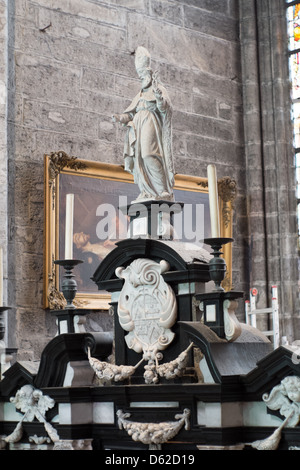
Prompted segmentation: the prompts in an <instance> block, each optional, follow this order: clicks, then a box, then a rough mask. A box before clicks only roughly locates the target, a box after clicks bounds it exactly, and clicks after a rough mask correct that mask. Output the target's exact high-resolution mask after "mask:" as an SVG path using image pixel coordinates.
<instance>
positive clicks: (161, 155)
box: [113, 47, 174, 201]
mask: <svg viewBox="0 0 300 470" xmlns="http://www.w3.org/2000/svg"><path fill="white" fill-rule="evenodd" d="M150 62H151V58H150V54H149V52H148V51H147V49H145V48H144V47H138V48H137V50H136V53H135V67H136V71H137V74H138V76H139V78H140V80H141V84H142V86H141V91H140V92H139V93H138V94H137V95H136V96H135V98H134V99H133V101H132V102H131V104H130V105H129V106H128V108H127V109H126V110H125V111H124V113H123V114H121V115H114V116H113V120H115V121H119V122H121V123H122V124H124V125H126V126H127V134H126V139H125V145H124V160H125V170H126V171H128V172H130V173H132V174H133V176H134V181H135V183H136V184H137V185H138V187H139V189H140V195H139V196H138V198H137V199H136V201H146V200H167V201H173V200H174V196H173V186H174V168H173V158H172V127H171V119H172V107H171V103H170V100H169V97H168V94H167V92H166V90H165V88H164V87H163V86H162V85H161V84H160V83H158V79H157V74H156V73H153V72H152V69H151V67H150Z"/></svg>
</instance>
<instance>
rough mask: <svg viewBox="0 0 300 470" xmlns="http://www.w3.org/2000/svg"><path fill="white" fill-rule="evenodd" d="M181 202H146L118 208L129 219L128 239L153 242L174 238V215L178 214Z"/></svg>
mask: <svg viewBox="0 0 300 470" xmlns="http://www.w3.org/2000/svg"><path fill="white" fill-rule="evenodd" d="M183 205H184V204H183V203H182V202H175V201H164V200H159V201H156V200H150V201H149V200H148V201H143V202H134V203H132V204H128V205H127V206H125V207H120V210H121V211H122V212H123V214H126V215H128V216H129V218H130V225H129V234H128V236H129V238H151V239H154V240H159V239H165V240H172V239H173V238H174V215H175V214H180V213H181V212H182V209H183Z"/></svg>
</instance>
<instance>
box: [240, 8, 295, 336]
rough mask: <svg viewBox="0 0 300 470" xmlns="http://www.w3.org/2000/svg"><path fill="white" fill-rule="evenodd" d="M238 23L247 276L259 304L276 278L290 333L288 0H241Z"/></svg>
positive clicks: (267, 300) (285, 331)
mask: <svg viewBox="0 0 300 470" xmlns="http://www.w3.org/2000/svg"><path fill="white" fill-rule="evenodd" d="M240 24H241V49H242V71H243V84H244V85H243V97H244V125H245V153H246V167H247V193H248V216H249V239H248V246H249V259H250V269H249V282H250V287H257V288H258V291H259V293H260V296H259V302H258V305H257V306H258V308H261V307H266V306H271V292H272V290H271V288H272V285H274V284H275V285H277V286H278V293H279V306H280V313H281V335H286V336H287V337H288V338H289V340H290V341H292V340H293V339H297V338H296V337H294V335H297V327H298V328H299V326H300V323H299V315H298V311H297V310H298V305H297V298H298V268H297V263H298V260H297V219H296V195H295V170H294V156H293V147H292V142H293V139H292V126H291V120H290V109H291V102H290V94H289V87H290V85H289V74H288V58H287V28H286V10H285V2H282V1H281V0H248V1H247V2H245V1H243V0H240ZM298 331H299V330H298Z"/></svg>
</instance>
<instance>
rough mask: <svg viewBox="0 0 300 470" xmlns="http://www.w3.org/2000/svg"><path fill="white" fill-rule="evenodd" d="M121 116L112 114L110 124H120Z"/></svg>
mask: <svg viewBox="0 0 300 470" xmlns="http://www.w3.org/2000/svg"><path fill="white" fill-rule="evenodd" d="M120 119H121V116H120V115H119V114H113V115H112V117H111V120H112V122H120Z"/></svg>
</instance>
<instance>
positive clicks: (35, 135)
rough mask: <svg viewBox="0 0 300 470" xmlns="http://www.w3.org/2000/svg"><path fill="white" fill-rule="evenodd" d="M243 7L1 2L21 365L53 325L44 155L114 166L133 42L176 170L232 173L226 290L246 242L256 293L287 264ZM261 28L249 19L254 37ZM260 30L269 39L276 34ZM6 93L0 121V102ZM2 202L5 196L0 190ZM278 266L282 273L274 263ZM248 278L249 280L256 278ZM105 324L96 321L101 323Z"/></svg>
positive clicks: (241, 274) (155, 1)
mask: <svg viewBox="0 0 300 470" xmlns="http://www.w3.org/2000/svg"><path fill="white" fill-rule="evenodd" d="M265 1H266V0H265ZM258 3H260V2H258ZM262 3H264V2H262ZM267 3H268V2H267ZM269 3H270V4H271V3H272V2H269ZM273 3H274V4H275V5H277V4H278V2H277V1H274V2H273ZM239 4H240V5H239ZM251 5H252V0H249V1H248V0H247V1H246V2H245V1H241V2H239V1H238V0H214V1H211V0H183V1H181V0H180V1H179V0H72V1H67V0H0V46H1V54H3V57H7V60H6V62H3V63H5V64H6V65H5V67H4V66H1V67H2V68H1V67H0V92H1V90H3V91H4V94H2V93H0V112H1V113H0V139H1V141H0V142H1V143H2V137H4V130H5V131H6V132H7V134H6V141H5V144H4V146H3V147H2V146H1V147H0V152H1V154H2V148H3V152H4V153H3V155H6V154H7V158H6V157H5V158H4V160H2V159H1V162H0V179H1V180H0V181H2V180H3V181H4V182H6V183H5V184H6V187H7V188H8V198H7V203H6V202H5V199H2V198H1V203H0V233H1V236H2V237H3V239H4V244H6V245H7V246H8V269H9V272H8V295H9V302H10V304H11V305H12V306H13V307H14V309H13V311H12V313H11V315H10V324H9V335H10V338H9V339H10V344H9V346H10V347H17V348H18V358H19V359H20V360H36V359H37V358H39V357H40V353H41V351H42V349H43V348H44V346H45V344H46V343H47V342H48V341H49V339H50V338H52V337H53V334H55V325H53V317H51V315H50V313H48V312H47V311H44V310H43V308H42V294H43V235H44V234H43V222H44V220H43V218H44V188H43V156H44V154H45V153H50V152H52V151H57V150H60V149H62V150H64V151H65V152H67V153H68V154H69V155H75V156H77V157H78V158H82V159H88V160H95V161H101V162H107V163H115V164H122V163H123V157H122V151H123V139H124V130H123V129H122V128H121V127H118V126H115V125H113V124H112V122H111V115H112V113H114V112H116V113H117V112H122V111H123V110H124V109H125V107H126V106H127V104H128V103H129V102H130V100H131V99H132V97H133V96H134V95H135V93H136V92H137V91H138V90H139V82H138V78H137V76H136V73H135V68H134V56H133V53H134V51H135V49H136V47H137V46H144V47H146V48H148V49H149V51H150V53H151V55H152V66H153V69H157V70H158V72H159V76H160V79H161V81H162V83H163V84H164V85H165V86H166V88H167V89H168V91H169V93H170V96H171V99H172V102H173V108H174V119H173V150H174V159H175V169H176V172H177V173H184V174H192V175H198V176H206V175H207V173H206V172H207V165H208V164H209V163H215V164H216V166H217V174H218V177H219V178H221V177H223V176H230V177H232V178H234V179H235V180H236V182H237V186H238V194H237V199H236V201H235V211H234V226H233V229H234V233H233V236H234V239H235V243H234V248H233V250H234V258H233V282H234V288H235V289H237V290H243V291H246V292H247V290H248V289H249V285H250V279H249V260H250V258H251V257H250V256H249V250H250V248H251V246H253V248H251V249H252V254H253V257H252V258H251V259H252V260H253V263H252V265H251V266H252V267H251V282H252V280H253V279H254V280H255V281H256V280H257V281H258V282H259V285H261V286H262V287H263V289H264V290H267V284H268V283H269V282H270V281H271V277H270V272H269V271H268V270H271V271H273V272H276V269H277V268H278V263H277V264H276V257H278V256H279V255H280V256H281V255H283V254H284V253H287V257H286V259H287V260H288V259H289V256H290V255H291V245H292V238H291V237H292V235H291V236H287V235H286V236H285V237H284V239H283V238H282V236H283V235H284V233H286V232H284V224H285V223H286V221H287V220H288V221H292V222H291V223H293V220H294V219H293V211H292V210H291V207H288V212H287V207H286V205H285V204H286V203H287V197H288V194H289V191H290V186H288V184H289V182H290V180H288V179H283V180H282V182H279V180H278V175H281V173H282V172H283V171H285V175H286V176H284V175H283V178H287V168H286V165H285V163H284V161H283V160H281V159H280V158H279V157H280V155H282V151H283V150H282V148H283V149H285V145H286V140H287V137H286V136H285V137H284V138H281V137H280V136H281V134H280V129H281V130H282V127H280V123H282V122H283V119H284V117H285V114H284V112H283V111H282V109H283V108H282V107H281V106H280V105H279V104H278V106H279V108H280V109H279V108H278V110H277V111H276V114H272V113H273V111H274V113H275V109H274V108H273V107H272V108H270V114H271V115H270V116H268V113H267V110H268V109H269V108H268V106H266V107H265V108H264V109H265V111H266V112H265V113H264V122H263V125H264V126H267V123H268V119H270V120H271V123H272V124H276V125H278V126H279V127H277V128H276V133H275V137H276V139H275V137H274V135H273V137H272V139H270V141H269V139H268V140H264V141H263V143H262V136H261V131H262V128H261V125H260V124H259V123H260V122H261V121H260V119H261V116H262V112H261V106H260V104H259V94H260V93H262V91H263V92H264V93H266V98H265V99H268V100H270V98H268V96H267V94H268V90H267V89H266V87H264V88H263V86H264V84H266V83H267V81H265V82H264V83H260V84H259V85H258V78H257V66H258V64H257V39H255V38H254V39H253V38H252V36H253V34H254V33H253V22H252V23H251V18H252V16H251V8H250V7H251ZM6 8H7V9H8V11H7V12H6V11H5V9H6ZM274 8H275V9H276V6H275V7H272V12H273V13H272V15H273V16H272V18H273V19H274V26H275V24H277V27H278V28H282V24H281V23H280V21H282V18H283V16H282V15H283V12H281V13H280V15H281V16H280V15H279V14H278V11H276V10H274ZM247 9H249V12H250V13H249V14H250V17H248V16H247V14H248V13H247V11H246V10H247ZM240 10H241V11H240ZM239 11H240V16H239ZM275 18H278V21H277V23H276V22H275ZM280 18H281V19H280ZM240 19H241V26H242V31H243V34H242V46H243V48H242V56H241V44H240ZM6 20H7V24H5V22H6ZM272 24H273V23H272ZM4 25H5V26H4ZM2 27H3V28H2ZM263 27H264V26H263V24H262V23H260V24H259V28H260V31H261V34H262V33H263V31H262V30H263ZM251 28H252V29H251ZM272 33H273V35H274V36H275V37H277V36H276V30H273V31H272ZM247 35H248V36H247ZM248 39H249V40H248ZM261 47H262V48H263V47H264V45H263V44H262V46H261ZM263 52H264V51H263V50H262V51H261V53H263ZM266 53H267V52H266ZM1 57H2V55H1ZM282 60H283V61H284V60H285V58H284V57H283V58H282ZM247 61H248V62H247ZM1 63H2V61H1ZM242 66H243V74H242ZM260 66H261V65H260ZM277 66H278V67H279V69H280V70H281V69H282V67H283V65H282V64H280V63H278V64H277ZM266 78H267V77H266ZM280 78H281V81H280V80H277V81H276V84H275V86H278V88H280V86H281V84H282V83H285V82H284V77H282V76H280ZM2 84H6V85H7V91H5V90H6V88H5V86H4V85H2ZM243 85H244V86H243ZM284 86H285V85H284ZM2 87H3V88H2ZM260 87H261V91H260ZM277 91H278V96H280V90H279V89H278V90H276V93H277ZM274 93H275V88H274ZM284 93H285V92H284ZM5 96H6V97H7V98H6V100H7V101H6V103H7V107H6V115H5V113H4V112H3V110H4V107H3V103H2V102H1V99H2V97H5ZM3 99H4V98H3ZM282 99H284V100H285V98H284V97H283V98H282ZM243 100H244V103H243ZM268 102H269V101H268ZM5 106H6V105H5ZM243 106H244V108H243ZM272 110H273V111H272ZM243 111H245V114H246V115H247V119H245V120H244V121H243ZM258 118H259V119H258ZM272 119H273V121H272ZM244 123H245V134H244V129H243V124H244ZM286 132H287V131H286ZM244 137H245V140H246V158H245V153H244ZM274 139H275V140H274ZM271 142H272V143H273V145H274V147H275V146H276V152H275V153H274V152H273V153H272V152H271V153H270V156H272V158H276V165H277V164H278V163H280V170H277V179H276V177H275V176H276V175H275V176H274V172H273V173H272V170H273V169H274V165H275V162H274V161H270V165H269V167H264V168H262V166H261V151H262V145H263V146H264V155H265V161H266V159H267V155H268V152H267V150H268V148H269V149H271ZM280 146H281V147H280ZM280 149H281V150H280ZM284 151H287V150H284ZM6 152H7V153H6ZM274 155H275V156H274ZM276 165H275V166H276ZM7 168H8V170H7ZM276 168H277V166H276ZM289 171H290V170H289ZM246 175H247V176H246ZM272 178H273V180H272ZM274 178H275V180H276V181H275V183H276V185H277V187H278V185H279V186H280V188H281V189H280V191H281V192H280V197H279V198H278V202H279V201H281V203H282V204H283V205H282V206H281V208H280V211H281V212H280V214H281V216H282V217H283V216H285V217H286V218H285V219H284V218H282V219H281V221H280V224H281V230H283V232H282V231H281V232H280V231H279V232H277V233H278V234H279V235H278V236H279V238H278V240H277V239H276V236H275V232H270V230H271V226H272V224H273V223H274V221H273V218H272V215H273V213H274V212H273V211H269V212H268V214H267V215H266V219H264V204H265V202H266V196H267V194H269V195H270V196H272V195H273V193H271V191H272V190H271V184H272V181H274ZM246 180H247V185H246V183H245V182H246ZM7 182H8V183H7ZM279 183H280V184H279ZM7 184H9V187H8V186H7ZM265 184H267V186H264V185H265ZM262 188H266V189H265V190H264V192H262ZM288 188H289V189H288ZM247 191H248V193H247ZM2 192H4V193H6V189H5V187H4V186H2V185H1V195H2ZM248 195H250V199H251V200H250V199H249V196H248ZM249 201H250V202H249ZM270 201H272V202H273V201H274V198H273V197H270ZM249 204H250V205H249ZM6 205H7V207H6ZM277 209H279V206H278V205H277ZM266 220H268V233H269V236H268V249H266V244H265V241H266ZM248 221H249V226H250V235H249V231H248V228H249V226H248ZM7 223H8V224H9V229H8V231H7V232H5V226H6V224H7ZM286 230H287V229H286ZM290 233H294V230H291V231H290ZM289 239H290V241H288V240H289ZM249 240H250V242H249ZM271 241H272V242H273V243H274V244H276V243H277V244H278V245H280V247H281V248H280V251H278V250H277V252H275V251H272V253H273V255H272V256H273V258H274V259H273V258H272V263H273V264H272V266H269V265H268V263H267V261H266V253H267V251H268V250H269V255H268V256H269V259H270V260H271V254H272V253H271V252H270V250H271V248H270V247H271ZM259 244H262V245H263V246H262V248H259ZM272 250H273V249H272ZM277 259H278V258H277ZM282 263H286V264H287V265H288V264H289V262H288V261H287V262H285V261H283V260H282ZM278 269H279V268H278ZM280 269H288V268H287V267H285V266H283V264H282V265H281V268H280ZM255 270H257V271H258V272H259V274H257V275H255V276H254V273H255ZM268 272H269V274H268V275H267V273H268ZM253 276H254V277H253ZM266 279H268V281H267V280H266ZM289 312H290V313H289V314H290V315H292V313H291V310H289ZM105 315H106V314H105V313H103V314H102V317H101V315H98V316H95V318H96V319H97V321H98V322H101V321H102V322H103V324H106V323H107V318H106V316H105ZM240 317H241V318H243V308H242V310H241V311H240ZM101 318H102V319H101ZM100 328H101V325H100Z"/></svg>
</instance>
